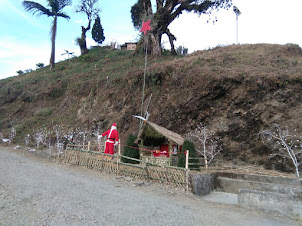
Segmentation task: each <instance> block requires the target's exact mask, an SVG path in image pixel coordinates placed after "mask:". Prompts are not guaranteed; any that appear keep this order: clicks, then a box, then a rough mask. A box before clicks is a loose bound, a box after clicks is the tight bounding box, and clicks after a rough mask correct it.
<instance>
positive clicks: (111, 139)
mask: <svg viewBox="0 0 302 226" xmlns="http://www.w3.org/2000/svg"><path fill="white" fill-rule="evenodd" d="M104 136H107V140H106V142H105V153H106V154H108V153H109V154H110V155H113V154H114V151H113V148H114V146H115V145H117V144H118V132H117V128H116V124H115V123H113V124H112V126H111V129H109V130H107V131H106V132H104V133H103V134H102V135H101V136H99V137H98V138H99V139H100V138H101V137H104Z"/></svg>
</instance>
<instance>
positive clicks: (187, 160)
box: [185, 150, 189, 192]
mask: <svg viewBox="0 0 302 226" xmlns="http://www.w3.org/2000/svg"><path fill="white" fill-rule="evenodd" d="M185 155H186V192H189V150H186V152H185Z"/></svg>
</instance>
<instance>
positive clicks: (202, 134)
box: [187, 123, 222, 168]
mask: <svg viewBox="0 0 302 226" xmlns="http://www.w3.org/2000/svg"><path fill="white" fill-rule="evenodd" d="M187 136H188V138H189V139H193V140H196V139H197V140H198V141H199V142H200V144H201V145H196V150H197V153H198V154H200V155H201V156H202V157H203V158H204V163H205V167H206V168H208V164H209V163H210V162H211V161H212V160H213V159H214V158H215V156H216V155H217V154H218V153H220V152H221V151H222V146H221V145H219V144H218V141H219V139H217V138H215V133H214V132H213V131H211V130H209V129H208V128H207V127H206V126H203V125H202V123H200V124H199V125H198V126H197V128H196V129H195V130H194V132H190V133H188V135H187ZM200 146H201V147H200Z"/></svg>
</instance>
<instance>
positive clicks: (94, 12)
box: [76, 0, 100, 54]
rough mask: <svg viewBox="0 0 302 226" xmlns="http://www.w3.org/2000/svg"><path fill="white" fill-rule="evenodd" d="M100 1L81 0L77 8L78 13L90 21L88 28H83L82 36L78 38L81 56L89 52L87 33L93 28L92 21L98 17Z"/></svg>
mask: <svg viewBox="0 0 302 226" xmlns="http://www.w3.org/2000/svg"><path fill="white" fill-rule="evenodd" d="M97 3H98V0H81V3H80V5H79V6H78V7H77V9H76V12H77V13H84V14H86V16H87V19H88V25H87V27H84V26H82V34H81V37H80V38H77V39H76V41H77V44H78V45H79V46H80V49H81V54H85V53H87V52H88V49H87V44H86V32H87V31H89V30H90V28H91V21H92V20H94V19H95V18H97V17H98V14H99V12H100V9H99V8H98V6H97Z"/></svg>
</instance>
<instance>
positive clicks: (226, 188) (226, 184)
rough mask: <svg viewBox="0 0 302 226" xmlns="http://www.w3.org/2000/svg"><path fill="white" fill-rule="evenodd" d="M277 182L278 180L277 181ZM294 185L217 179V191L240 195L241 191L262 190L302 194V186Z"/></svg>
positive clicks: (224, 178)
mask: <svg viewBox="0 0 302 226" xmlns="http://www.w3.org/2000/svg"><path fill="white" fill-rule="evenodd" d="M276 181H277V180H276ZM292 184H294V183H289V184H283V183H281V184H280V183H266V182H261V180H260V181H249V180H243V179H232V178H226V177H217V178H216V180H215V189H216V190H217V191H223V192H228V193H235V194H238V193H239V190H240V189H249V190H260V191H268V192H279V193H285V194H292V195H294V194H297V193H302V186H294V185H292Z"/></svg>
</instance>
